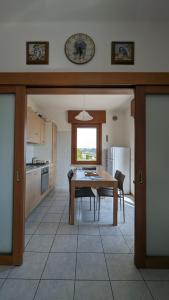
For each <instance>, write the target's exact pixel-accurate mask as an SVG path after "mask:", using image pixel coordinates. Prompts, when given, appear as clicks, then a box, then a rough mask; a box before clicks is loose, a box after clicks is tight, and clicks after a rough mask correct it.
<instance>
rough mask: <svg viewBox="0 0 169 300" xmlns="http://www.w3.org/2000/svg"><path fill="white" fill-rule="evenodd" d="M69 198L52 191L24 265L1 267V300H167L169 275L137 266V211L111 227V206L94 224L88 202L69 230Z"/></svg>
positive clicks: (28, 238) (34, 220)
mask: <svg viewBox="0 0 169 300" xmlns="http://www.w3.org/2000/svg"><path fill="white" fill-rule="evenodd" d="M67 199H68V195H67V193H66V192H63V191H52V192H51V193H50V195H49V196H48V197H46V199H44V201H43V202H42V203H41V204H40V205H39V207H37V208H36V210H35V211H34V212H33V213H32V214H31V216H30V217H29V219H28V220H27V222H26V235H25V255H24V263H23V265H22V266H20V267H12V268H9V267H0V300H96V299H97V300H112V299H114V300H124V299H125V300H151V299H154V300H168V299H169V270H138V269H136V268H135V266H134V263H133V253H134V242H133V240H134V207H133V205H132V202H131V203H130V202H128V201H127V202H126V205H125V209H126V223H125V224H123V219H122V211H120V209H119V225H118V226H117V227H113V226H111V223H112V200H111V199H103V200H102V202H101V217H100V221H99V222H95V223H94V222H93V211H92V212H90V210H89V201H88V200H83V202H82V203H81V201H79V202H78V205H77V208H76V224H75V225H74V226H70V225H68V200H67Z"/></svg>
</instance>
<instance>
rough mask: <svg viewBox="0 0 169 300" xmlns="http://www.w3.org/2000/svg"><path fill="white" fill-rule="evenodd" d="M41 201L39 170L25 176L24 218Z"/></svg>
mask: <svg viewBox="0 0 169 300" xmlns="http://www.w3.org/2000/svg"><path fill="white" fill-rule="evenodd" d="M40 200H41V169H36V170H34V171H32V172H30V173H27V174H26V197H25V218H26V217H27V216H28V215H29V214H30V213H31V211H32V210H33V209H34V208H35V207H36V206H37V205H38V203H39V202H40Z"/></svg>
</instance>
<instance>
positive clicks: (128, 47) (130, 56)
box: [111, 42, 134, 65]
mask: <svg viewBox="0 0 169 300" xmlns="http://www.w3.org/2000/svg"><path fill="white" fill-rule="evenodd" d="M111 63H112V64H113V65H114V64H117V65H133V64H134V42H112V47H111Z"/></svg>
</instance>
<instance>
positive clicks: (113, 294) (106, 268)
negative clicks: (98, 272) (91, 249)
mask: <svg viewBox="0 0 169 300" xmlns="http://www.w3.org/2000/svg"><path fill="white" fill-rule="evenodd" d="M99 233H100V228H99ZM100 240H101V244H102V248H103V255H104V259H105V264H106V270H107V274H108V278H109V284H110V289H111V293H112V298H113V300H114V293H113V288H112V285H111V280H110V274H109V270H108V265H107V260H106V255H105V253H104V247H103V242H102V239H101V234H100Z"/></svg>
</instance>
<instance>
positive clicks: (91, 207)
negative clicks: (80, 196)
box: [90, 197, 92, 211]
mask: <svg viewBox="0 0 169 300" xmlns="http://www.w3.org/2000/svg"><path fill="white" fill-rule="evenodd" d="M91 210H92V205H91V197H90V211H91Z"/></svg>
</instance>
